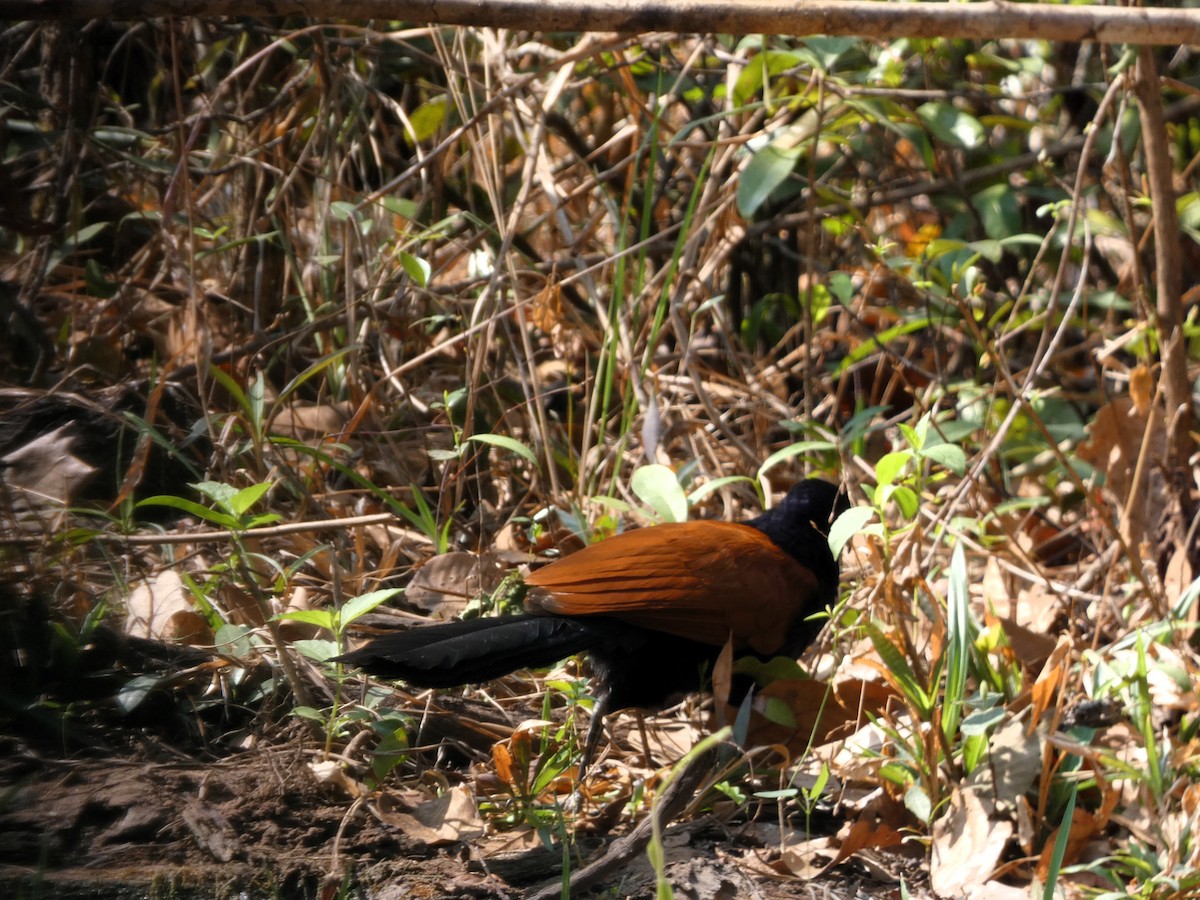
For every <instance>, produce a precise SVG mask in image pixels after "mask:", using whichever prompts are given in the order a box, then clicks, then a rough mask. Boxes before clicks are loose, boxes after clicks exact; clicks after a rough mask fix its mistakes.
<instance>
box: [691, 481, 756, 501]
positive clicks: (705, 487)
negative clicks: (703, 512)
mask: <svg viewBox="0 0 1200 900" xmlns="http://www.w3.org/2000/svg"><path fill="white" fill-rule="evenodd" d="M742 481H746V482H749V483H750V484H754V479H753V478H750V477H748V476H746V475H724V476H722V477H720V478H714V479H713V480H712V481H706V482H705V483H704V484H702V485H700V487H698V488H696V489H695V490H694V491H692V492H691V493H690V494H688V495H687V502H688V506H695V505H696V504H698V503H699V502H700V501H702V500H703V499H704V498H705V497H707V496H708V495H709V494H711V493H713V492H714V491H719V490H720V489H721V488H723V487H725V485H727V484H737V483H738V482H742Z"/></svg>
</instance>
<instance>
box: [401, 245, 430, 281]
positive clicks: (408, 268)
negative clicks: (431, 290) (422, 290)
mask: <svg viewBox="0 0 1200 900" xmlns="http://www.w3.org/2000/svg"><path fill="white" fill-rule="evenodd" d="M400 265H402V266H404V271H405V272H407V273H408V277H409V278H411V279H412V280H413V281H415V282H416V283H417V285H418V286H420V287H429V277H430V275H431V274H432V272H433V267H432V266H430V265H429V263H428V262H426V261H425V260H423V259H421V257H419V256H413V255H412V254H411V253H408V252H407V251H405V250H401V251H400Z"/></svg>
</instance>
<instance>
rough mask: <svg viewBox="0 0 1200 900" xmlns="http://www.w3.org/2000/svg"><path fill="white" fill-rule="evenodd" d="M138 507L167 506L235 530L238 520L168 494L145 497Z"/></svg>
mask: <svg viewBox="0 0 1200 900" xmlns="http://www.w3.org/2000/svg"><path fill="white" fill-rule="evenodd" d="M137 506H138V507H143V506H167V507H170V508H171V509H177V510H179V511H180V512H185V513H187V514H188V515H190V516H195V517H196V518H197V519H200V520H202V521H204V522H211V523H212V524H214V525H219V526H220V527H222V528H226V529H229V530H230V531H236V530H237V529H238V526H239V524H240V523H239V522H238V520H237V519H235V518H234V517H233V516H229V515H226V514H225V513H222V512H217V511H216V510H215V509H209V508H208V507H207V506H202V505H200V504H199V503H197V502H196V501H194V500H185V499H184V498H183V497H172V496H170V495H169V494H160V495H158V496H155V497H147V498H146V499H145V500H141V501H139V502H138V504H137Z"/></svg>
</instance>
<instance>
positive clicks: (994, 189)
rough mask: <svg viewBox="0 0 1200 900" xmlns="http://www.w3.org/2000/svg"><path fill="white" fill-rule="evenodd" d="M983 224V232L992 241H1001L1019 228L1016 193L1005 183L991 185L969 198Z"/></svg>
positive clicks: (1019, 216) (1018, 208) (1019, 214)
mask: <svg viewBox="0 0 1200 900" xmlns="http://www.w3.org/2000/svg"><path fill="white" fill-rule="evenodd" d="M971 202H972V205H973V206H974V207H975V210H976V211H977V212H978V213H979V219H980V221H982V222H983V230H984V231H985V232H987V236H988V237H990V238H993V239H994V240H1003V239H1004V238H1005V237H1009V236H1011V235H1012V234H1013V233H1014V232H1016V231H1017V230H1018V229H1020V227H1021V210H1020V207H1019V206H1018V204H1017V195H1016V192H1015V191H1014V190H1013V189H1012V188H1011V187H1009V185H1008V184H1007V183H1003V184H993V185H992V186H991V187H986V188H984V189H983V190H982V191H980V192H979V193H977V194H975V195H974V196H973V197H972V198H971Z"/></svg>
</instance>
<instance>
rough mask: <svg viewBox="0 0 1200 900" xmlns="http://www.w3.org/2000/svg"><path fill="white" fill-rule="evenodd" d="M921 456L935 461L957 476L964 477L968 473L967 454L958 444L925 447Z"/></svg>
mask: <svg viewBox="0 0 1200 900" xmlns="http://www.w3.org/2000/svg"><path fill="white" fill-rule="evenodd" d="M921 456H923V457H924V458H925V459H929V460H933V461H934V462H935V463H937V464H938V465H940V466H942V467H943V468H946V469H949V470H950V471H951V472H953V473H954V474H955V475H962V474H963V473H964V472H966V471H967V454H966V453H964V452H963V448H962V447H959V446H958V445H957V444H934V445H933V446H932V447H924V448H922V450H921Z"/></svg>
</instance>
